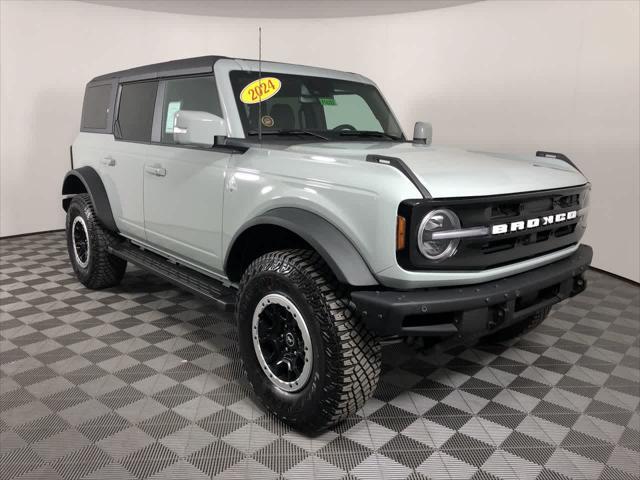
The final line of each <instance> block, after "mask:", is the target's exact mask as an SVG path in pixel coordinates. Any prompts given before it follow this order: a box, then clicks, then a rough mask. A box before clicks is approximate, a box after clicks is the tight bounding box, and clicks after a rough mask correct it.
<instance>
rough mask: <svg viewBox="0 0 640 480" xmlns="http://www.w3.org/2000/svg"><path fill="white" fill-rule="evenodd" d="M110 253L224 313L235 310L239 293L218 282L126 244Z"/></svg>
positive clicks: (114, 248) (110, 248)
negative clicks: (192, 294) (202, 299)
mask: <svg viewBox="0 0 640 480" xmlns="http://www.w3.org/2000/svg"><path fill="white" fill-rule="evenodd" d="M109 253H111V254H112V255H115V256H116V257H120V258H122V259H123V260H126V261H127V262H131V263H133V264H134V265H136V266H138V267H140V268H142V269H144V270H147V271H148V272H150V273H153V274H155V275H157V276H159V277H162V278H163V279H164V280H167V281H169V282H171V283H173V284H175V285H177V286H178V287H181V288H184V289H185V290H188V291H190V292H191V293H194V294H196V295H198V296H200V297H202V298H204V299H205V300H208V301H210V302H212V303H213V304H214V305H215V306H216V307H217V308H219V309H221V310H224V311H227V312H229V311H233V309H234V307H235V301H236V292H235V290H234V289H233V288H229V287H225V286H224V285H223V284H222V282H219V281H218V280H215V279H213V278H211V277H208V276H206V275H204V274H202V273H199V272H196V271H193V270H191V269H190V268H187V267H185V266H183V265H178V264H175V263H172V262H170V261H168V260H167V259H165V258H164V257H162V256H160V255H157V254H155V253H153V252H150V251H149V250H143V249H141V248H139V247H136V246H135V245H132V244H131V243H129V242H123V243H121V244H120V245H116V246H112V247H109Z"/></svg>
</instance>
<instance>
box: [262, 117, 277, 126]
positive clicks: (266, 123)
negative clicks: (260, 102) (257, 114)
mask: <svg viewBox="0 0 640 480" xmlns="http://www.w3.org/2000/svg"><path fill="white" fill-rule="evenodd" d="M261 122H262V125H264V126H265V127H267V128H271V127H273V123H274V122H273V117H270V116H269V115H263V116H262V120H261Z"/></svg>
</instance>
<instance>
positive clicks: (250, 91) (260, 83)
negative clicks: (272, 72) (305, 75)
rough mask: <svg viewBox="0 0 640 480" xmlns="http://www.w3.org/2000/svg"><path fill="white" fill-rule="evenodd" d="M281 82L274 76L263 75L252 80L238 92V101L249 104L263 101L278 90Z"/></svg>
mask: <svg viewBox="0 0 640 480" xmlns="http://www.w3.org/2000/svg"><path fill="white" fill-rule="evenodd" d="M281 86H282V82H280V80H279V79H277V78H276V77H264V78H261V79H258V80H254V81H253V82H251V83H250V84H249V85H247V86H246V87H244V88H243V89H242V91H241V92H240V101H241V102H242V103H246V104H248V105H251V104H253V103H260V102H264V101H265V100H268V99H270V98H271V97H273V96H274V95H275V94H276V93H278V92H279V91H280V87H281Z"/></svg>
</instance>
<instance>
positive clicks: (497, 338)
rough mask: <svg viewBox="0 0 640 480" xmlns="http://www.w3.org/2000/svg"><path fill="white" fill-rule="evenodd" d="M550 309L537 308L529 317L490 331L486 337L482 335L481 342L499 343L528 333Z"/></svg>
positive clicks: (540, 321)
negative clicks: (495, 330)
mask: <svg viewBox="0 0 640 480" xmlns="http://www.w3.org/2000/svg"><path fill="white" fill-rule="evenodd" d="M550 311H551V307H545V308H543V309H541V310H538V311H537V312H536V313H534V314H533V315H531V316H530V317H527V318H525V319H524V320H522V321H520V322H518V323H516V324H514V325H511V326H510V327H507V328H505V329H503V330H498V331H497V332H496V333H492V334H490V335H487V336H486V337H483V338H482V340H481V343H485V344H486V343H500V342H506V341H508V340H512V339H514V338H517V337H521V336H522V335H524V334H526V333H529V332H530V331H531V330H533V329H534V328H536V327H537V326H538V325H540V324H541V323H542V322H543V321H544V320H545V319H546V318H547V316H548V315H549V312H550Z"/></svg>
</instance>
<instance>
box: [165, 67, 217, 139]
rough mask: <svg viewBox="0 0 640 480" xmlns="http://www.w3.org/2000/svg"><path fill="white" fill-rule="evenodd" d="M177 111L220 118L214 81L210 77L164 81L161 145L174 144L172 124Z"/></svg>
mask: <svg viewBox="0 0 640 480" xmlns="http://www.w3.org/2000/svg"><path fill="white" fill-rule="evenodd" d="M179 110H195V111H198V112H208V113H212V114H214V115H218V116H219V117H221V116H222V112H221V109H220V101H219V99H218V91H217V89H216V81H215V78H214V77H212V76H206V77H189V78H177V79H174V80H167V81H166V88H165V93H164V99H163V102H162V137H161V138H162V143H175V142H174V140H173V122H174V116H175V114H176V112H178V111H179Z"/></svg>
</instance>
